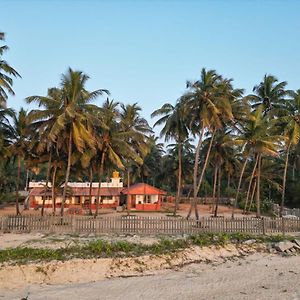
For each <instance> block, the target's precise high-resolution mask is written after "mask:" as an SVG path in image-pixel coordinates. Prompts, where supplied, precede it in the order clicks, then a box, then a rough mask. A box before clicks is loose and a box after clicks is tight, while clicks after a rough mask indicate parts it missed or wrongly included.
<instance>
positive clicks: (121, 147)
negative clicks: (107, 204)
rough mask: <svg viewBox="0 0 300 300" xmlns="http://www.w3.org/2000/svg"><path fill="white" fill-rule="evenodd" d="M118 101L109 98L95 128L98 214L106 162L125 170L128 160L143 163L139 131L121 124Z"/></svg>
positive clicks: (100, 112)
mask: <svg viewBox="0 0 300 300" xmlns="http://www.w3.org/2000/svg"><path fill="white" fill-rule="evenodd" d="M118 105H119V103H118V102H114V101H113V100H112V101H110V100H109V99H107V100H106V101H105V102H104V103H103V105H102V107H101V110H99V111H98V115H97V116H96V117H98V119H99V120H100V122H99V126H97V127H96V128H95V129H94V130H95V135H94V136H95V139H96V147H97V150H98V154H97V156H98V157H99V158H100V159H99V161H100V162H99V168H98V178H99V188H98V192H97V202H96V212H95V217H96V216H97V215H98V210H99V202H100V189H101V179H102V176H103V173H104V167H105V164H107V165H112V166H114V167H116V168H117V169H120V170H124V168H125V162H126V161H130V160H132V161H134V162H136V163H138V164H142V159H141V157H140V156H139V154H138V153H137V152H136V148H135V146H134V145H136V142H137V141H136V140H135V137H136V136H137V132H134V130H133V129H132V128H131V129H128V130H127V129H125V128H124V127H123V128H122V126H121V125H120V123H121V121H119V120H120V112H119V110H118Z"/></svg>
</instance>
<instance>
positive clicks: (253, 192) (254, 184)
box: [248, 179, 256, 213]
mask: <svg viewBox="0 0 300 300" xmlns="http://www.w3.org/2000/svg"><path fill="white" fill-rule="evenodd" d="M255 191H256V180H255V179H254V181H253V187H252V194H251V199H250V203H249V207H248V213H249V212H250V210H251V207H252V203H253V199H254V194H255Z"/></svg>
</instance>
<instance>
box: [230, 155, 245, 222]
mask: <svg viewBox="0 0 300 300" xmlns="http://www.w3.org/2000/svg"><path fill="white" fill-rule="evenodd" d="M248 158H249V156H247V157H246V159H245V162H244V164H243V167H242V170H241V174H240V179H239V184H238V187H237V191H236V195H235V199H234V205H233V207H232V214H231V217H232V218H234V211H235V209H236V208H237V202H238V197H239V193H240V188H241V184H242V180H243V176H244V172H245V169H246V166H247V162H248Z"/></svg>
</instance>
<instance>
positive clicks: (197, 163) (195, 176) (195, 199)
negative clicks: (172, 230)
mask: <svg viewBox="0 0 300 300" xmlns="http://www.w3.org/2000/svg"><path fill="white" fill-rule="evenodd" d="M203 134H204V127H202V128H201V132H200V136H199V140H198V144H197V148H196V153H195V162H194V172H193V189H194V191H193V192H194V197H193V199H192V201H191V205H190V209H189V212H188V214H187V217H186V218H187V219H189V218H190V216H191V214H192V211H193V207H195V204H196V202H197V194H198V193H197V180H198V168H199V157H200V149H201V145H202V138H203Z"/></svg>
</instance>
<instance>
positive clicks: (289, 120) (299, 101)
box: [278, 89, 300, 216]
mask: <svg viewBox="0 0 300 300" xmlns="http://www.w3.org/2000/svg"><path fill="white" fill-rule="evenodd" d="M289 93H290V94H291V96H292V99H290V100H289V101H287V102H286V110H285V112H286V113H285V115H284V116H281V118H279V119H278V123H279V126H280V127H281V128H282V132H283V135H284V137H285V139H286V141H285V148H286V149H285V150H286V158H285V165H284V172H283V184H282V197H281V205H280V216H282V212H283V207H284V201H285V190H286V178H287V170H288V162H289V154H290V150H291V147H292V146H295V145H297V144H298V143H299V140H300V89H299V90H297V91H292V92H289Z"/></svg>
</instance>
